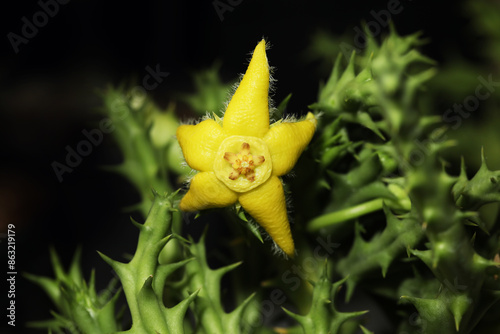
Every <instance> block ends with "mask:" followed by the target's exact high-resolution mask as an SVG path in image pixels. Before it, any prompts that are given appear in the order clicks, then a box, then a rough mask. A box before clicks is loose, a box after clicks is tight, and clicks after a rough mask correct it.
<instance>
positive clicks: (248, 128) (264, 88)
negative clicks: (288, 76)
mask: <svg viewBox="0 0 500 334" xmlns="http://www.w3.org/2000/svg"><path fill="white" fill-rule="evenodd" d="M268 98H269V65H268V63H267V57H266V42H265V41H264V40H262V41H260V43H259V44H258V45H257V47H256V48H255V50H254V52H253V56H252V60H251V61H250V64H249V65H248V69H247V71H246V73H245V75H244V77H243V79H242V80H241V82H240V85H239V86H238V89H237V90H236V92H235V93H234V95H233V97H232V98H231V101H230V102H229V105H228V106H227V110H226V112H225V113H224V120H223V128H224V132H225V133H227V134H229V135H241V136H253V137H259V138H262V137H263V136H264V135H265V133H266V131H267V130H268V129H269V106H268Z"/></svg>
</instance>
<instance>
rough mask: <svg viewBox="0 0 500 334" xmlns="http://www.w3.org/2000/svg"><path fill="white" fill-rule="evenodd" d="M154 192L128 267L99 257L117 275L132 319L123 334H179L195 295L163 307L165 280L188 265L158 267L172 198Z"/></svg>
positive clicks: (169, 226)
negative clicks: (129, 326) (178, 269)
mask: <svg viewBox="0 0 500 334" xmlns="http://www.w3.org/2000/svg"><path fill="white" fill-rule="evenodd" d="M175 195H176V194H175V193H174V194H171V195H159V194H158V193H156V192H154V201H153V205H152V207H151V210H150V212H149V215H148V218H147V219H146V222H145V223H144V224H142V225H141V224H138V223H135V222H134V225H136V226H137V227H138V228H139V231H140V233H139V240H138V243H137V249H136V251H135V254H134V257H133V258H132V260H131V261H130V262H128V263H121V262H118V261H114V260H112V259H110V258H109V257H107V256H105V255H103V254H101V253H100V255H101V256H102V258H103V259H104V260H105V261H106V262H107V263H108V264H109V265H111V267H112V268H113V269H114V270H115V271H116V273H117V274H118V276H119V278H120V280H121V282H122V285H123V290H124V293H125V297H126V298H127V303H128V306H129V309H130V313H131V316H132V328H131V329H130V330H128V331H127V332H126V333H137V334H143V333H144V334H147V333H165V334H169V333H183V319H184V314H185V312H186V311H187V307H188V305H189V303H190V302H191V301H192V300H193V299H194V297H195V296H196V294H197V291H196V292H194V293H192V294H191V295H190V296H189V297H188V298H187V299H185V300H184V301H181V302H180V303H179V304H177V305H176V306H174V307H172V308H166V307H165V305H164V303H163V298H164V294H163V292H164V286H165V280H166V278H167V276H168V275H169V274H170V273H172V272H173V271H175V270H176V269H177V268H178V267H180V266H182V265H184V264H185V263H187V262H188V261H181V262H179V263H172V264H163V265H160V264H159V261H158V258H159V255H160V252H161V251H162V249H163V248H164V246H165V245H166V244H167V242H169V240H170V239H171V236H170V235H169V233H170V232H171V227H172V213H173V211H175V209H174V207H173V204H172V202H173V198H174V197H175Z"/></svg>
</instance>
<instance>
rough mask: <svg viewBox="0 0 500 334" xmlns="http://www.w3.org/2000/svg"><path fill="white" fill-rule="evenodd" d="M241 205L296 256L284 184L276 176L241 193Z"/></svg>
mask: <svg viewBox="0 0 500 334" xmlns="http://www.w3.org/2000/svg"><path fill="white" fill-rule="evenodd" d="M239 202H240V204H241V206H242V207H243V208H244V209H245V210H246V211H247V212H248V213H249V214H250V215H252V217H253V218H254V219H255V220H256V221H257V222H258V223H259V224H260V226H262V227H263V228H264V229H265V230H266V232H267V233H268V234H269V235H270V236H271V238H273V240H274V242H276V244H277V245H278V246H279V247H280V248H281V249H282V250H283V251H284V252H285V253H286V254H287V255H288V256H290V257H293V256H294V252H295V246H294V244H293V239H292V233H291V232H290V224H289V223H288V217H287V213H286V202H285V194H284V193H283V185H282V184H281V181H280V179H279V178H278V177H276V176H271V177H270V178H269V180H267V181H266V182H265V183H264V184H262V185H261V186H259V187H257V188H255V189H252V190H250V191H248V192H246V193H242V194H240V198H239Z"/></svg>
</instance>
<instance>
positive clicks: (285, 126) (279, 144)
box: [264, 113, 316, 176]
mask: <svg viewBox="0 0 500 334" xmlns="http://www.w3.org/2000/svg"><path fill="white" fill-rule="evenodd" d="M315 129H316V118H315V117H314V115H313V114H312V113H308V114H307V117H306V119H305V120H304V121H300V122H296V123H286V122H285V123H280V124H277V125H275V126H272V127H271V128H270V129H269V131H268V132H267V134H266V136H265V137H264V142H266V144H267V147H268V148H269V153H270V154H271V159H272V160H273V175H276V176H281V175H284V174H286V173H288V172H289V171H290V170H291V169H292V168H293V166H295V163H296V162H297V159H298V158H299V156H300V155H301V154H302V151H304V149H305V148H306V146H307V144H309V142H310V141H311V139H312V136H313V135H314V131H315Z"/></svg>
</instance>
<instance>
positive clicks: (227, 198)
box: [179, 172, 238, 211]
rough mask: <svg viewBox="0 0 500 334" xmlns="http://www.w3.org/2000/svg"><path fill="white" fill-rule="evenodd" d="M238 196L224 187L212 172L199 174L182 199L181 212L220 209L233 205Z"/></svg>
mask: <svg viewBox="0 0 500 334" xmlns="http://www.w3.org/2000/svg"><path fill="white" fill-rule="evenodd" d="M237 200H238V196H237V195H236V193H235V192H234V191H232V190H230V189H229V188H228V187H226V186H225V185H224V183H222V182H221V181H219V179H218V178H217V177H216V176H215V174H214V173H213V172H201V173H198V174H196V175H195V176H194V178H193V179H192V180H191V185H190V186H189V191H188V192H187V194H186V195H185V196H184V197H183V198H182V200H181V203H180V204H179V208H180V209H181V210H182V211H197V210H204V209H212V208H222V207H225V206H228V205H231V204H234V203H235V202H236V201H237Z"/></svg>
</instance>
